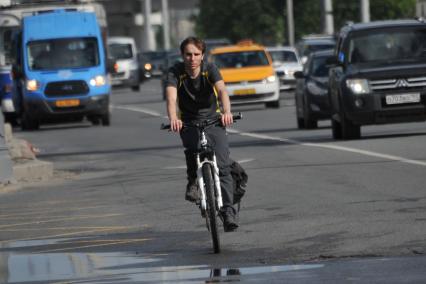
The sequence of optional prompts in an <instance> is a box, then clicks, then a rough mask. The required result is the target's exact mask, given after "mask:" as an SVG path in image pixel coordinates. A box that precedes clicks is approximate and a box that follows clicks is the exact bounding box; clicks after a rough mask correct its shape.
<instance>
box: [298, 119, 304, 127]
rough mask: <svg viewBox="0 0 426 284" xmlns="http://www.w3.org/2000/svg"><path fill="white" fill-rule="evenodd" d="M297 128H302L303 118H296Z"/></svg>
mask: <svg viewBox="0 0 426 284" xmlns="http://www.w3.org/2000/svg"><path fill="white" fill-rule="evenodd" d="M297 128H299V129H304V128H305V120H304V119H303V118H299V117H298V118H297Z"/></svg>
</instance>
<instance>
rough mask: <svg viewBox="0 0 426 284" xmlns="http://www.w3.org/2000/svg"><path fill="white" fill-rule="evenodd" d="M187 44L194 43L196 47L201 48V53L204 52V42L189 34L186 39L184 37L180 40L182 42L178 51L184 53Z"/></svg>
mask: <svg viewBox="0 0 426 284" xmlns="http://www.w3.org/2000/svg"><path fill="white" fill-rule="evenodd" d="M188 44H193V45H195V46H196V47H197V48H198V49H200V50H201V53H202V54H204V52H205V51H206V43H205V42H204V41H203V40H202V39H200V38H197V37H193V36H190V37H187V38H186V39H184V40H183V41H182V43H181V44H180V53H181V54H183V53H184V50H185V47H186V46H187V45H188Z"/></svg>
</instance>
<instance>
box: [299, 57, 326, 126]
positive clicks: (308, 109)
mask: <svg viewBox="0 0 426 284" xmlns="http://www.w3.org/2000/svg"><path fill="white" fill-rule="evenodd" d="M332 57H333V50H323V51H317V52H313V53H311V54H310V55H309V57H308V61H307V62H306V64H305V66H304V68H303V72H302V71H297V72H295V73H294V76H295V77H296V78H297V80H296V92H295V98H296V116H297V127H298V128H299V129H302V128H307V129H311V128H316V127H317V126H318V120H322V119H329V118H330V104H329V98H328V70H329V66H328V65H327V61H328V60H330V59H329V58H332Z"/></svg>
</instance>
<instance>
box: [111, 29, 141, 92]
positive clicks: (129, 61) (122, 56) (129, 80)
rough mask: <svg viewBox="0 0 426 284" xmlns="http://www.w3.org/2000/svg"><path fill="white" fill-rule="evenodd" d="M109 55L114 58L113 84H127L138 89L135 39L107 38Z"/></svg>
mask: <svg viewBox="0 0 426 284" xmlns="http://www.w3.org/2000/svg"><path fill="white" fill-rule="evenodd" d="M108 52H109V56H110V57H111V58H112V59H114V60H115V62H116V65H115V72H113V73H112V74H111V84H112V85H113V86H128V87H131V88H132V90H134V91H139V65H138V58H137V50H136V43H135V40H134V39H133V38H131V37H110V38H108Z"/></svg>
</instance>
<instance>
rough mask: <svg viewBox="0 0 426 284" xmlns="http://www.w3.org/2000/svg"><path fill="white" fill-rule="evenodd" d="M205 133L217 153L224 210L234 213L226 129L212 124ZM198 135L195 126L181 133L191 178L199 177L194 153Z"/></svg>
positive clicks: (188, 172) (188, 173) (196, 147)
mask: <svg viewBox="0 0 426 284" xmlns="http://www.w3.org/2000/svg"><path fill="white" fill-rule="evenodd" d="M205 133H206V137H207V140H208V141H209V144H210V145H212V146H213V149H214V151H215V153H216V161H217V165H218V167H219V178H220V187H221V189H222V200H223V207H224V210H226V211H228V210H232V211H233V213H235V208H234V206H233V198H234V193H233V181H232V176H231V169H230V165H231V162H230V159H229V146H228V135H227V133H226V129H225V128H224V127H221V126H212V127H209V128H207V129H206V130H205ZM198 135H199V133H198V129H196V128H193V127H188V128H184V129H183V130H182V131H181V133H180V137H181V139H182V143H183V147H185V158H186V166H187V175H188V179H189V180H191V179H192V180H194V179H195V178H196V177H197V162H196V160H195V156H194V153H195V152H196V151H197V149H198V146H199V145H198V143H199V141H198Z"/></svg>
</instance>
